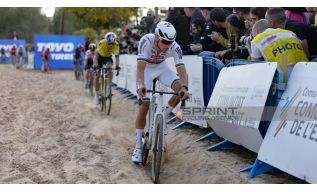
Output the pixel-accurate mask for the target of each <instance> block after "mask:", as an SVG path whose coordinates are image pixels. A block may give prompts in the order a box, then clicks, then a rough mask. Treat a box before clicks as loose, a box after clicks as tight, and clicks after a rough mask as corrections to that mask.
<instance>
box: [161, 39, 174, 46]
mask: <svg viewBox="0 0 317 192" xmlns="http://www.w3.org/2000/svg"><path fill="white" fill-rule="evenodd" d="M160 41H161V42H162V43H163V44H164V45H171V44H172V43H173V42H174V41H167V40H164V39H161V40H160Z"/></svg>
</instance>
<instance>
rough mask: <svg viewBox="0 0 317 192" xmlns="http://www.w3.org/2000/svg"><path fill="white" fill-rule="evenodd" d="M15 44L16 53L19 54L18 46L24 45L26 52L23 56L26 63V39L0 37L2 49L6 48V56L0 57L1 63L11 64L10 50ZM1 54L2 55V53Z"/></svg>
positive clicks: (23, 61) (0, 47)
mask: <svg viewBox="0 0 317 192" xmlns="http://www.w3.org/2000/svg"><path fill="white" fill-rule="evenodd" d="M13 45H16V48H17V50H16V53H17V55H18V48H19V47H21V46H22V47H23V50H24V54H23V57H22V59H23V60H22V63H25V56H26V53H25V40H11V39H0V50H1V49H2V48H4V50H5V58H2V57H0V64H4V63H6V64H11V59H10V50H11V48H12V46H13ZM0 56H1V55H0Z"/></svg>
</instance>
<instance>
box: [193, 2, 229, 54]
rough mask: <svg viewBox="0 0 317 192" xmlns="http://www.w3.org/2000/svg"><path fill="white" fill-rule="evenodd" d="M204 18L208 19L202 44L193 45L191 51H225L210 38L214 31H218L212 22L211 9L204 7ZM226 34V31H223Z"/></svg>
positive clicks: (202, 36)
mask: <svg viewBox="0 0 317 192" xmlns="http://www.w3.org/2000/svg"><path fill="white" fill-rule="evenodd" d="M201 9H202V13H203V16H204V17H205V19H206V22H205V25H204V30H203V33H202V35H201V38H200V43H197V44H193V45H191V46H190V49H191V50H192V51H194V52H197V51H220V50H223V47H222V46H221V45H219V44H217V43H215V42H214V41H213V40H212V39H211V38H209V37H208V35H210V34H211V33H212V31H216V30H217V29H216V28H215V26H214V24H213V23H212V21H211V20H210V11H211V10H212V8H211V7H202V8H201ZM223 33H225V31H223Z"/></svg>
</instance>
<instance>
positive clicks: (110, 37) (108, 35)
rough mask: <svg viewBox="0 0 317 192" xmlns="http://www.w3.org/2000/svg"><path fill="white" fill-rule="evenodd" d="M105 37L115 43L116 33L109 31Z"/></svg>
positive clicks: (109, 41)
mask: <svg viewBox="0 0 317 192" xmlns="http://www.w3.org/2000/svg"><path fill="white" fill-rule="evenodd" d="M105 39H106V40H107V42H108V43H110V44H112V43H114V41H115V39H116V34H114V33H113V32H108V33H107V34H106V35H105Z"/></svg>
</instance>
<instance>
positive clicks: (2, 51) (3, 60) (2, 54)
mask: <svg viewBox="0 0 317 192" xmlns="http://www.w3.org/2000/svg"><path fill="white" fill-rule="evenodd" d="M1 63H3V64H5V63H7V62H6V50H5V49H4V48H3V47H1Z"/></svg>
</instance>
